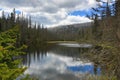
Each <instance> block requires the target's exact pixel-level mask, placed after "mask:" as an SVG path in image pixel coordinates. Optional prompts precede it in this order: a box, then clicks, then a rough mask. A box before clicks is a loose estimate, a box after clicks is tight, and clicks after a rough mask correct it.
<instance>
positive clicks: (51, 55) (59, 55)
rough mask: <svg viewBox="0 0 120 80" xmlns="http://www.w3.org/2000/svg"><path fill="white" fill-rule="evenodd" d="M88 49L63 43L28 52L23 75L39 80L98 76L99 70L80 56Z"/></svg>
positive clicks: (25, 57) (24, 61)
mask: <svg viewBox="0 0 120 80" xmlns="http://www.w3.org/2000/svg"><path fill="white" fill-rule="evenodd" d="M82 45H83V47H82ZM90 47H91V45H86V44H85V45H84V44H81V45H79V44H76V43H75V44H73V43H72V44H65V43H63V44H59V45H55V46H53V47H51V48H49V49H41V48H38V49H36V50H28V54H26V55H25V56H24V59H23V65H24V66H27V67H28V69H27V70H26V71H25V73H24V74H29V75H30V76H32V77H36V78H38V79H40V80H80V79H82V78H83V77H85V76H86V75H87V74H96V72H97V74H99V73H100V68H96V69H95V67H94V65H93V63H92V62H90V61H89V60H88V59H85V58H83V57H82V56H81V54H83V53H88V52H89V49H90ZM95 70H96V71H95Z"/></svg>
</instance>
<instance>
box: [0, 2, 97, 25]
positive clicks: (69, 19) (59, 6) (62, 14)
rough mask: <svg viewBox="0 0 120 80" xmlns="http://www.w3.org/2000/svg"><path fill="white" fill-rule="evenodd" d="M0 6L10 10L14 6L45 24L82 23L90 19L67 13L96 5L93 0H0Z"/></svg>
mask: <svg viewBox="0 0 120 80" xmlns="http://www.w3.org/2000/svg"><path fill="white" fill-rule="evenodd" d="M0 2H1V5H0V8H3V9H5V10H6V11H8V12H10V11H11V10H12V9H13V8H16V9H17V11H18V10H19V12H20V11H21V12H22V11H23V12H24V13H25V14H26V15H31V16H32V20H33V21H34V22H35V21H36V22H39V23H43V24H44V25H45V26H57V25H63V24H72V23H83V22H87V21H90V20H88V19H87V18H86V17H84V16H78V15H77V16H76V15H69V13H70V12H74V11H81V10H88V9H90V8H91V7H95V6H96V1H95V0H0Z"/></svg>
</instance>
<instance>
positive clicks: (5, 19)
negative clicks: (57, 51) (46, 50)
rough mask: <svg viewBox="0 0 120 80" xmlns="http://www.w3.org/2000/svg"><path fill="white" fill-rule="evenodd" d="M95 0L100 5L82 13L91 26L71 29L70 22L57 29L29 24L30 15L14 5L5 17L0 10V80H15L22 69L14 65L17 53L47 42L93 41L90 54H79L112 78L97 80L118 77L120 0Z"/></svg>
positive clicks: (19, 60) (16, 60) (19, 61)
mask: <svg viewBox="0 0 120 80" xmlns="http://www.w3.org/2000/svg"><path fill="white" fill-rule="evenodd" d="M97 1H98V2H101V3H103V4H104V5H103V6H100V5H98V7H97V8H92V9H91V14H86V17H88V18H89V19H91V20H92V22H91V25H89V27H85V28H84V27H81V28H80V29H77V30H76V29H73V28H74V25H73V26H71V25H67V27H68V28H66V29H61V31H60V29H58V31H51V30H50V29H49V28H46V27H45V26H44V25H43V24H38V23H36V22H35V23H33V22H32V20H31V16H29V17H28V18H25V17H24V14H23V13H22V14H16V12H15V8H14V9H13V12H11V13H10V14H9V15H7V16H6V15H5V13H4V11H3V12H2V17H1V18H0V80H15V79H16V78H17V77H18V76H19V75H21V74H22V73H23V72H24V71H25V69H26V68H27V67H20V68H19V67H18V65H19V64H20V63H21V59H20V58H19V56H20V55H23V54H25V49H26V48H27V47H29V46H36V45H41V46H42V45H47V43H48V42H50V41H76V42H79V43H92V44H94V45H95V47H94V48H93V49H92V50H91V51H90V54H83V56H84V57H87V58H89V59H90V60H91V61H93V62H94V63H95V65H96V66H97V65H98V64H102V67H103V71H104V73H105V75H106V76H113V79H107V77H106V78H105V79H101V80H119V79H120V75H119V74H120V63H119V61H120V50H119V49H120V7H119V5H120V0H117V1H113V2H112V3H111V5H109V2H102V1H100V0H97ZM70 29H71V30H73V32H71V30H70ZM53 30H54V29H53ZM114 78H115V79H114ZM26 79H27V78H26ZM28 80H30V79H28ZM31 80H34V79H31ZM93 80H95V79H93Z"/></svg>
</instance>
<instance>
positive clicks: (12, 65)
mask: <svg viewBox="0 0 120 80" xmlns="http://www.w3.org/2000/svg"><path fill="white" fill-rule="evenodd" d="M18 35H19V29H18V26H16V27H14V28H12V29H10V30H7V31H5V32H2V33H1V34H0V80H15V79H16V78H17V77H18V76H19V75H20V74H22V73H23V72H24V70H25V69H26V68H18V64H20V61H21V60H20V59H17V56H19V55H20V54H23V53H24V52H22V51H21V50H23V49H24V48H26V46H25V45H23V46H22V47H19V48H17V47H16V46H15V44H16V40H17V37H18ZM15 58H16V59H15Z"/></svg>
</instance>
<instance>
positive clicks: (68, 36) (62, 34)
mask: <svg viewBox="0 0 120 80" xmlns="http://www.w3.org/2000/svg"><path fill="white" fill-rule="evenodd" d="M92 25H93V23H92V22H87V23H81V24H71V25H62V26H56V27H53V28H48V30H49V31H50V32H51V33H53V34H56V35H57V36H58V37H59V38H60V39H61V40H75V39H76V38H78V37H80V35H81V34H83V33H86V31H85V30H91V26H92ZM87 32H88V31H87Z"/></svg>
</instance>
